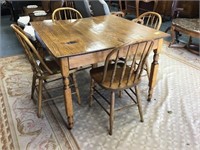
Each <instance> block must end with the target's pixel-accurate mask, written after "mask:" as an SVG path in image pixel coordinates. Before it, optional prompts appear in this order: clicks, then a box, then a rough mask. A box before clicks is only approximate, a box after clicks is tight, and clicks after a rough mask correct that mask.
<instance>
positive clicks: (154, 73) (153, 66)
mask: <svg viewBox="0 0 200 150" xmlns="http://www.w3.org/2000/svg"><path fill="white" fill-rule="evenodd" d="M162 44H163V39H160V40H159V41H158V48H157V49H155V50H154V51H153V52H154V56H153V62H152V64H151V71H150V78H149V93H148V99H147V100H148V101H151V98H152V95H153V88H154V86H155V84H156V79H157V74H158V67H159V64H158V59H159V53H160V51H161V48H162Z"/></svg>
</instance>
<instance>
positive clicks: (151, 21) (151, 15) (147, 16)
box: [132, 12, 162, 78]
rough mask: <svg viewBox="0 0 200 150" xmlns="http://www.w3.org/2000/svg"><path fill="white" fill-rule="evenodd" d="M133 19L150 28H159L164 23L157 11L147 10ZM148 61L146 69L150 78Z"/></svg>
mask: <svg viewBox="0 0 200 150" xmlns="http://www.w3.org/2000/svg"><path fill="white" fill-rule="evenodd" d="M132 21H134V22H136V23H139V24H142V25H145V26H148V27H150V28H153V29H156V30H159V29H160V27H161V24H162V17H161V16H160V14H158V13H156V12H145V13H143V14H141V15H140V16H139V17H138V18H136V19H133V20H132ZM148 68H149V67H148V63H147V61H146V62H145V66H144V70H146V71H147V75H148V78H149V76H150V73H149V69H148Z"/></svg>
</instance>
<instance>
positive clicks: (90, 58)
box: [68, 39, 159, 69]
mask: <svg viewBox="0 0 200 150" xmlns="http://www.w3.org/2000/svg"><path fill="white" fill-rule="evenodd" d="M158 41H159V39H157V40H154V46H153V49H157V48H158ZM111 50H112V49H109V50H103V51H98V52H95V53H87V54H83V55H76V56H70V57H69V58H68V60H69V67H70V69H73V68H78V67H81V66H87V65H91V64H95V63H99V62H103V61H105V58H106V56H107V55H108V53H109V52H110V51H111ZM131 50H132V51H134V49H131ZM122 55H123V54H122Z"/></svg>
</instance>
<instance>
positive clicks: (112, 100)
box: [109, 91, 115, 135]
mask: <svg viewBox="0 0 200 150" xmlns="http://www.w3.org/2000/svg"><path fill="white" fill-rule="evenodd" d="M114 107H115V92H113V91H112V92H111V101H110V131H109V134H110V135H112V130H113V122H114Z"/></svg>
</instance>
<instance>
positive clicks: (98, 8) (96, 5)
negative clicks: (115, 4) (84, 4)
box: [89, 0, 110, 16]
mask: <svg viewBox="0 0 200 150" xmlns="http://www.w3.org/2000/svg"><path fill="white" fill-rule="evenodd" d="M89 3H90V5H91V10H92V14H93V16H103V15H109V14H110V9H109V7H108V4H107V3H106V2H105V1H104V0H91V1H89Z"/></svg>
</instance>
